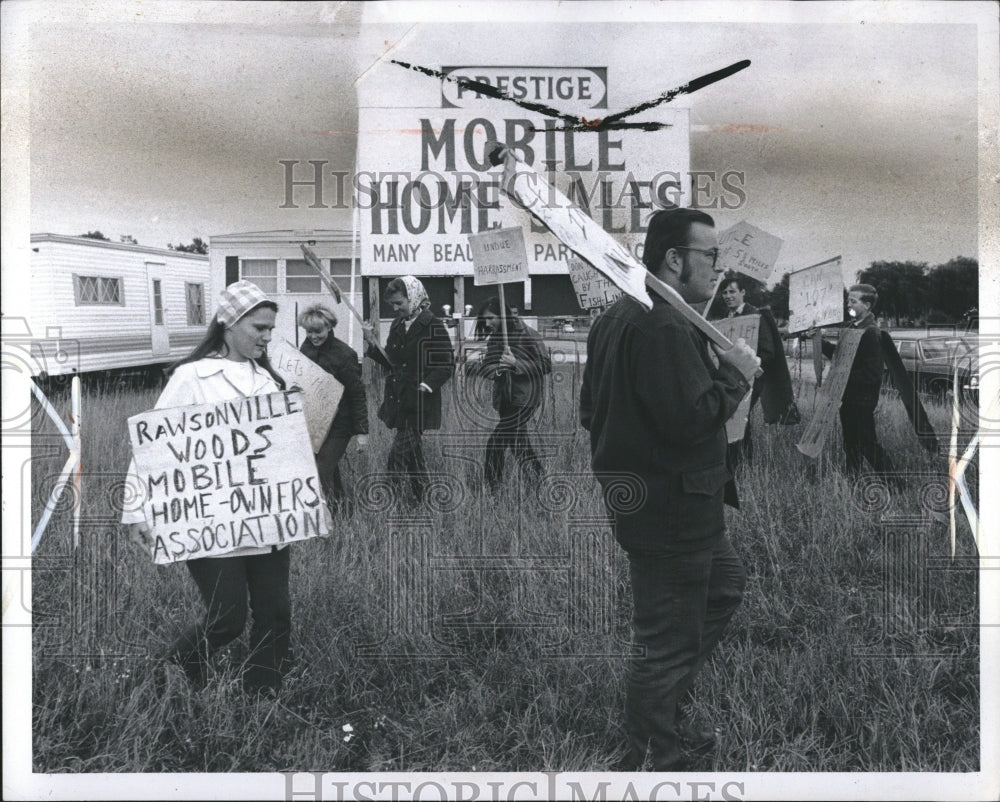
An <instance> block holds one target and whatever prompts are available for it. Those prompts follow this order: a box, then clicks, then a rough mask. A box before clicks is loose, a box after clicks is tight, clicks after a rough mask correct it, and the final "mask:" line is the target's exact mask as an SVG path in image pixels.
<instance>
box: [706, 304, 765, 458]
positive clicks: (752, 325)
mask: <svg viewBox="0 0 1000 802" xmlns="http://www.w3.org/2000/svg"><path fill="white" fill-rule="evenodd" d="M715 327H716V328H717V329H718V330H719V331H721V332H722V333H723V334H725V335H726V336H727V337H728V338H729V339H730V340H732V341H733V342H736V340H737V339H738V338H739V337H742V338H743V339H744V340H746V343H747V345H749V346H750V347H751V348H753V349H754V351H756V350H757V339H758V338H759V336H760V315H758V314H753V315H739V316H738V317H726V318H722V320H716V321H715ZM753 383H754V380H753V379H750V392H749V393H747V394H746V395H745V396H743V400H742V401H740V405H739V406H738V407H737V408H736V411H735V412H734V413H733V414H732V417H730V418H729V420H727V421H726V439H727V440H728V441H729V442H730V443H735V442H736V441H737V440H742V439H743V435H744V433H745V432H746V429H747V419H748V418H749V417H750V397H751V396H752V395H753Z"/></svg>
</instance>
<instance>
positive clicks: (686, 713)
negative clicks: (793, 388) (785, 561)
mask: <svg viewBox="0 0 1000 802" xmlns="http://www.w3.org/2000/svg"><path fill="white" fill-rule="evenodd" d="M717 258H718V239H717V235H716V231H715V224H714V221H713V220H712V218H711V217H709V216H708V215H707V214H705V213H704V212H700V211H697V210H693V209H665V210H662V211H659V212H657V213H656V214H654V215H653V217H652V218H651V219H650V221H649V227H648V230H647V234H646V241H645V245H644V252H643V261H644V262H645V264H646V267H647V269H648V270H650V271H651V272H653V273H654V274H656V275H657V276H658V277H659V278H660V279H662V280H663V281H664V282H666V283H667V284H669V285H670V286H671V287H673V288H674V289H675V290H677V292H678V293H680V295H681V297H682V298H683V299H684V300H685V301H686V302H687V303H689V304H696V303H702V302H704V301H707V300H708V299H709V298H710V297H711V296H712V291H713V288H714V286H715V282H716V281H717V280H718V275H719V269H718V268H717V266H716V264H717ZM759 365H760V360H759V359H758V358H757V356H756V355H755V354H754V352H753V350H752V349H750V348H749V347H748V346H747V345H746V343H744V342H743V341H742V340H741V341H739V342H738V343H737V344H736V345H735V346H733V347H732V348H730V349H729V350H725V351H723V350H721V349H718V348H716V347H715V346H710V344H709V341H708V340H707V339H706V338H705V337H704V335H702V334H701V332H699V331H698V330H697V329H696V328H695V327H694V326H693V325H692V324H690V323H689V322H688V321H687V320H686V319H685V318H684V317H683V316H682V315H681V314H680V313H679V312H678V311H677V310H676V309H674V308H673V307H671V306H670V305H669V304H667V303H666V302H665V301H662V300H661V299H659V298H654V299H653V308H652V310H650V311H646V310H645V309H644V308H643V307H642V306H641V305H640V304H639V303H638V302H637V301H636V300H634V299H633V298H631V297H628V296H626V297H624V298H622V299H621V300H619V301H618V302H617V303H615V304H614V305H613V306H611V307H610V308H609V309H608V310H607V311H606V312H605V313H604V314H603V315H601V316H600V317H599V318H598V319H597V320H596V321H595V322H594V324H593V326H592V327H591V331H590V336H589V337H588V340H587V365H586V368H585V369H584V375H583V386H582V388H581V391H580V420H581V423H582V424H583V426H584V428H586V429H587V430H588V431H589V432H590V445H591V455H592V466H593V469H594V473H595V475H596V476H597V478H598V480H599V481H600V482H601V484H602V486H604V487H605V488H606V489H607V490H609V492H607V493H606V495H605V498H606V499H608V506H609V509H610V511H611V513H612V514H613V516H614V529H615V537H616V538H617V540H618V542H619V544H620V545H621V546H622V547H623V548H624V549H625V551H626V553H627V555H628V558H629V570H630V575H631V580H632V598H633V619H632V624H633V640H634V645H635V646H636V647H637V648H636V654H637V656H636V657H635V658H633V659H632V661H631V663H630V665H629V676H628V687H627V692H626V705H625V723H626V730H627V732H628V739H629V758H628V760H627V763H626V765H625V766H623V768H626V769H637V768H642V767H644V766H650V767H651V768H652V769H653V770H656V771H668V770H682V769H685V768H692V767H693V766H692V765H691V761H692V760H693V759H694V757H695V755H696V753H698V752H700V751H703V750H705V749H708V748H710V747H711V746H713V745H714V741H715V733H714V731H713V730H712V729H711V728H709V727H706V726H699V725H697V724H695V723H694V722H693V720H692V716H691V714H690V710H688V705H687V701H688V694H689V691H690V688H691V685H692V682H693V680H694V678H695V675H696V674H697V673H698V671H699V669H700V668H701V667H702V665H703V664H704V663H705V661H706V659H707V658H708V656H709V654H710V653H711V652H712V650H713V649H714V648H715V646H716V644H717V643H718V641H719V638H720V637H721V636H722V633H723V630H724V629H725V628H726V624H727V623H728V622H729V619H730V618H731V616H732V614H733V612H734V611H735V610H736V608H737V607H738V606H739V603H740V601H741V599H742V596H743V586H744V583H745V579H746V575H745V572H744V569H743V564H742V562H741V561H740V558H739V557H738V556H737V554H736V553H735V551H734V550H733V548H732V546H731V544H730V543H729V540H728V539H727V538H726V535H725V518H724V510H723V507H724V503H725V502H729V503H731V504H733V505H734V506H735V505H736V488H735V485H734V484H733V482H732V477H731V476H730V474H729V471H728V470H727V468H726V430H725V425H726V420H727V419H728V418H729V417H730V416H732V414H733V412H734V411H735V410H736V407H737V406H738V405H739V403H740V400H741V399H742V398H743V396H745V395H746V394H747V392H749V390H750V383H749V378H750V377H751V376H753V375H754V373H755V372H756V370H757V368H758V366H759ZM622 482H625V483H626V484H632V485H633V489H634V490H635V493H634V495H633V497H632V498H631V499H629V500H628V501H627V502H624V503H616V499H617V498H619V497H620V496H621V495H623V494H620V493H613V492H610V491H611V489H612V488H613V487H615V486H616V485H618V486H619V489H620V484H621V483H622ZM625 495H627V494H625Z"/></svg>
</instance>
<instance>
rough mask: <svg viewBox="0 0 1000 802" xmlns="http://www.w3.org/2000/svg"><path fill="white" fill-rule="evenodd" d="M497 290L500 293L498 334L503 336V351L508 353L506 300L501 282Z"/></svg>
mask: <svg viewBox="0 0 1000 802" xmlns="http://www.w3.org/2000/svg"><path fill="white" fill-rule="evenodd" d="M497 291H498V292H499V293H500V334H501V335H502V336H503V352H504V353H505V354H509V353H510V345H508V343H507V302H506V301H505V300H504V297H503V284H498V285H497Z"/></svg>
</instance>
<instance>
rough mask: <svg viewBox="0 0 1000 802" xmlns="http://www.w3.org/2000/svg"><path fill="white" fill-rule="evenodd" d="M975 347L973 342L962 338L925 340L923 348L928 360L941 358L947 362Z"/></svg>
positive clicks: (925, 357)
mask: <svg viewBox="0 0 1000 802" xmlns="http://www.w3.org/2000/svg"><path fill="white" fill-rule="evenodd" d="M972 347H973V345H972V343H969V342H966V341H965V340H962V339H947V340H937V339H935V340H930V339H928V340H924V341H923V343H922V348H923V352H924V359H925V360H927V361H928V362H930V361H936V360H940V361H942V362H946V361H948V360H949V359H952V358H954V357H957V356H962V355H963V354H965V353H966V352H967V351H969V350H970V349H971V348H972Z"/></svg>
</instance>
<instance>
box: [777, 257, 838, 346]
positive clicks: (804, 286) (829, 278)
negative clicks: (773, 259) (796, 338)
mask: <svg viewBox="0 0 1000 802" xmlns="http://www.w3.org/2000/svg"><path fill="white" fill-rule="evenodd" d="M843 319H844V277H843V276H842V275H841V273H840V257H839V256H835V257H833V258H832V259H828V260H827V261H825V262H820V263H819V264H815V265H811V266H809V267H804V268H802V269H801V270H796V271H795V272H794V273H791V274H790V275H789V277H788V333H789V334H795V333H796V332H799V331H805V330H806V329H811V328H813V327H815V326H827V325H829V324H831V323H840V322H841V321H842V320H843Z"/></svg>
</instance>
